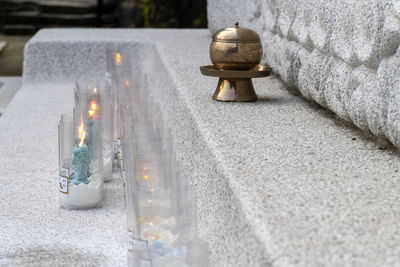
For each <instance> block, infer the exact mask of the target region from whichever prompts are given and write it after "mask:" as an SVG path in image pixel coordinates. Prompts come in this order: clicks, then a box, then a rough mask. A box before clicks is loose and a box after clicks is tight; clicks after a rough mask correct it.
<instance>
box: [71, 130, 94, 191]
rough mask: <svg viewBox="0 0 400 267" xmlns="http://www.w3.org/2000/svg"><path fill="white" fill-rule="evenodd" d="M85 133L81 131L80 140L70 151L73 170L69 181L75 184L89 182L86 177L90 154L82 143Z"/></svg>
mask: <svg viewBox="0 0 400 267" xmlns="http://www.w3.org/2000/svg"><path fill="white" fill-rule="evenodd" d="M80 129H81V128H80ZM85 135H86V132H85V131H82V136H80V142H79V144H78V145H77V146H75V147H74V149H73V151H72V169H73V170H74V178H73V179H72V180H71V183H73V184H75V185H78V184H82V183H84V184H88V183H89V182H90V181H89V180H88V178H87V174H88V170H89V164H90V156H89V150H88V147H87V146H86V144H85V143H84V140H85Z"/></svg>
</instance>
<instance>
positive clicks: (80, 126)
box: [78, 115, 84, 138]
mask: <svg viewBox="0 0 400 267" xmlns="http://www.w3.org/2000/svg"><path fill="white" fill-rule="evenodd" d="M83 128H84V125H83V119H82V115H81V125H79V127H78V134H79V138H81V137H82V133H83Z"/></svg>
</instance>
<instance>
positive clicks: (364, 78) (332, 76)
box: [208, 0, 400, 146]
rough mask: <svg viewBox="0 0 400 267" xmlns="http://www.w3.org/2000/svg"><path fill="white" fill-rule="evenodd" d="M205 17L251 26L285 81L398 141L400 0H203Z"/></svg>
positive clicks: (218, 23) (218, 24) (212, 22)
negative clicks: (205, 5)
mask: <svg viewBox="0 0 400 267" xmlns="http://www.w3.org/2000/svg"><path fill="white" fill-rule="evenodd" d="M208 20H209V28H210V30H211V31H212V32H215V31H216V30H217V29H219V28H222V27H228V26H232V25H233V23H234V21H236V20H239V21H240V24H241V25H242V26H244V27H248V28H252V29H254V30H256V31H257V32H258V33H259V34H260V36H261V38H262V42H263V47H264V62H265V63H267V64H269V65H270V66H271V67H272V68H273V69H274V71H275V72H276V73H278V74H279V75H280V76H281V77H282V79H283V80H284V81H285V82H286V83H287V84H288V85H289V86H291V87H294V88H296V89H297V90H298V91H299V92H300V93H301V94H302V95H303V96H304V97H306V98H309V99H312V100H314V101H315V102H317V103H318V104H320V105H322V106H324V107H326V108H328V109H330V110H332V111H333V112H335V113H336V114H337V115H338V116H340V117H341V118H343V119H345V120H347V121H351V122H353V123H354V124H355V125H357V126H358V127H360V128H362V129H366V130H370V131H371V132H372V133H373V134H375V135H377V136H382V137H386V138H387V139H389V140H390V141H391V142H392V143H394V144H395V145H397V146H400V68H399V67H400V51H399V50H398V48H399V43H400V1H398V0H393V1H391V0H361V1H359V0H347V1H345V0H323V1H319V0H247V1H242V0H208Z"/></svg>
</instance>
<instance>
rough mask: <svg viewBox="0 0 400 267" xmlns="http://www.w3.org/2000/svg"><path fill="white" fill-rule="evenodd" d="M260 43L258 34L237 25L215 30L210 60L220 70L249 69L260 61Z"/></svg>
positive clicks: (237, 23)
mask: <svg viewBox="0 0 400 267" xmlns="http://www.w3.org/2000/svg"><path fill="white" fill-rule="evenodd" d="M261 57H262V45H261V41H260V37H259V36H258V34H257V33H256V32H254V31H252V30H250V29H246V28H242V27H239V22H236V23H235V27H233V28H225V29H222V30H219V31H217V32H216V33H215V34H214V36H213V41H212V43H211V45H210V58H211V62H212V63H213V64H214V66H215V67H217V68H218V69H220V70H249V69H252V68H254V67H256V66H257V65H258V64H260V62H261Z"/></svg>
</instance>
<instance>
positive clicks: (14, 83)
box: [0, 77, 22, 114]
mask: <svg viewBox="0 0 400 267" xmlns="http://www.w3.org/2000/svg"><path fill="white" fill-rule="evenodd" d="M21 81H22V79H21V77H0V114H2V113H3V112H4V110H5V109H6V107H7V106H8V104H9V103H10V101H11V99H12V98H13V97H14V95H15V93H16V92H17V91H18V90H19V88H21V85H22V82H21Z"/></svg>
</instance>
